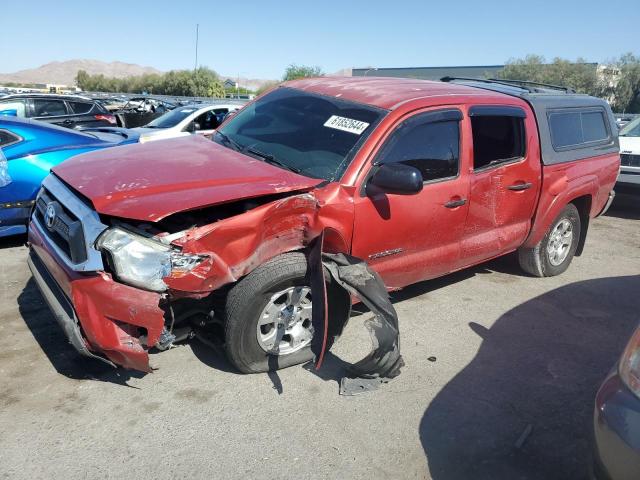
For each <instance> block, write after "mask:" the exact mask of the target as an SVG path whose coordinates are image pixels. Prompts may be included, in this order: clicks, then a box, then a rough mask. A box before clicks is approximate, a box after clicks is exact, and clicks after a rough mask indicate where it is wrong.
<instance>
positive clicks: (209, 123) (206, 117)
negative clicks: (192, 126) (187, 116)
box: [195, 111, 218, 130]
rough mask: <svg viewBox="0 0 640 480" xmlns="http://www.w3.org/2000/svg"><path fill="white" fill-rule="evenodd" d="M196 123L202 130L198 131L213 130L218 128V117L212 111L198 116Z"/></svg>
mask: <svg viewBox="0 0 640 480" xmlns="http://www.w3.org/2000/svg"><path fill="white" fill-rule="evenodd" d="M195 122H196V123H197V124H199V125H200V128H198V130H213V129H214V128H216V127H217V126H218V122H217V121H216V115H215V114H214V113H213V112H211V111H209V112H205V113H203V114H202V115H200V116H198V117H197V118H196V119H195Z"/></svg>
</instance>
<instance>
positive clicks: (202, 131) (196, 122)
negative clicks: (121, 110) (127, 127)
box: [131, 104, 242, 143]
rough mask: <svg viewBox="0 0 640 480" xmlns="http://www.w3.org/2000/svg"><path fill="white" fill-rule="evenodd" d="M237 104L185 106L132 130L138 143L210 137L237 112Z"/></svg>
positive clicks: (238, 107)
mask: <svg viewBox="0 0 640 480" xmlns="http://www.w3.org/2000/svg"><path fill="white" fill-rule="evenodd" d="M241 107H242V105H238V104H209V105H186V106H183V107H176V108H174V109H173V110H171V111H169V112H167V113H165V114H164V115H162V116H160V117H158V118H156V119H154V120H153V121H151V122H149V123H148V124H146V125H145V126H143V127H137V128H132V129H131V130H134V131H136V132H138V133H139V134H140V143H145V142H150V141H153V140H163V139H166V138H176V137H184V136H187V135H192V134H197V135H204V136H205V137H209V138H210V137H211V135H213V132H214V131H215V129H216V128H218V125H220V124H221V123H222V121H223V120H224V117H226V116H227V115H228V114H229V113H231V112H235V111H236V110H239V109H240V108H241Z"/></svg>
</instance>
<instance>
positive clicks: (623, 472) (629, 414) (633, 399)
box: [593, 328, 640, 480]
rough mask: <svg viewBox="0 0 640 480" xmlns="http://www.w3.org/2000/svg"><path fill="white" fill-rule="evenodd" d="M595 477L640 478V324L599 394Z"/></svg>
mask: <svg viewBox="0 0 640 480" xmlns="http://www.w3.org/2000/svg"><path fill="white" fill-rule="evenodd" d="M594 431H595V446H594V448H595V455H594V457H595V458H594V460H595V464H594V472H593V474H594V475H593V477H594V478H596V479H598V480H637V479H639V478H640V328H638V329H637V330H636V332H635V333H634V334H633V336H632V337H631V340H630V341H629V344H628V345H627V348H626V349H625V351H624V353H623V354H622V357H620V361H619V362H618V365H617V368H616V369H614V370H613V371H612V372H611V373H610V374H609V376H608V377H607V379H606V380H605V381H604V383H603V384H602V386H601V387H600V390H599V391H598V394H597V395H596V405H595V413H594Z"/></svg>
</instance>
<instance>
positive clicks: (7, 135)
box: [0, 130, 22, 148]
mask: <svg viewBox="0 0 640 480" xmlns="http://www.w3.org/2000/svg"><path fill="white" fill-rule="evenodd" d="M21 140H22V138H20V137H19V136H18V135H15V134H13V133H11V132H8V131H7V130H0V148H4V147H8V146H9V145H13V144H15V143H18V142H20V141H21Z"/></svg>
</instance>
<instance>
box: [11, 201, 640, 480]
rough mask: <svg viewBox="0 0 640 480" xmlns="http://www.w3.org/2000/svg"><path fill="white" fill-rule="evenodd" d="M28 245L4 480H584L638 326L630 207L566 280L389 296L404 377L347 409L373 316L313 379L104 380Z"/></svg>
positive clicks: (201, 375)
mask: <svg viewBox="0 0 640 480" xmlns="http://www.w3.org/2000/svg"><path fill="white" fill-rule="evenodd" d="M623 200H624V201H623ZM23 241H24V239H20V238H19V239H10V240H4V241H2V243H1V244H0V299H1V300H2V301H1V302H0V478H25V479H26V478H28V479H40V478H43V479H45V478H46V479H51V478H65V479H76V478H114V479H116V478H117V479H126V478H150V479H163V478H207V479H211V478H223V479H234V478H265V479H267V478H268V479H274V478H303V479H307V478H309V479H311V478H329V479H334V478H335V479H337V478H340V479H346V478H349V479H351V478H362V479H372V478H385V479H386V478H402V479H404V478H408V479H414V478H417V479H422V478H433V479H444V480H449V479H471V478H473V479H563V480H565V479H581V478H586V475H587V472H588V466H589V461H590V448H591V447H590V442H591V431H592V427H591V422H592V413H593V400H594V396H595V393H596V390H597V388H598V386H599V384H600V382H601V381H602V380H603V379H604V377H605V376H606V374H607V372H608V371H609V370H610V369H611V368H612V367H613V365H614V364H615V362H616V360H617V358H618V356H619V355H620V353H621V351H622V349H623V348H624V345H625V343H626V340H627V339H628V337H629V335H630V334H631V332H632V331H633V329H634V328H635V326H636V325H637V324H638V322H640V308H639V307H640V200H639V199H638V198H637V197H636V198H629V199H622V200H616V203H614V206H613V207H612V210H611V212H610V213H609V214H607V215H606V216H604V217H601V218H599V219H596V220H595V221H593V222H592V224H591V227H590V231H589V235H588V239H587V245H586V249H585V251H584V254H583V256H582V257H580V258H576V259H575V260H574V262H573V264H572V265H571V267H570V268H569V270H568V271H567V272H566V273H565V274H563V275H561V276H559V277H554V278H546V279H539V278H531V277H528V276H526V275H524V274H523V273H521V271H520V270H519V268H518V266H517V261H516V259H515V257H514V256H513V255H511V256H507V257H504V258H501V259H498V260H496V261H492V262H489V263H486V264H483V265H481V266H478V267H476V268H472V269H469V270H466V271H463V272H459V273H456V274H453V275H449V276H447V277H444V278H440V279H437V280H433V281H429V282H424V283H421V284H418V285H414V286H412V287H410V288H407V289H405V290H403V291H401V292H398V293H394V294H393V295H392V298H393V301H394V303H395V307H396V309H397V311H398V315H399V318H400V329H401V348H402V354H403V356H404V359H405V362H406V366H405V367H404V368H403V370H402V374H401V375H400V376H399V377H398V378H396V379H394V380H393V381H392V382H391V383H389V384H387V385H384V386H383V387H382V388H381V389H379V390H378V391H375V392H369V393H366V394H362V395H359V396H354V397H343V396H339V395H338V378H340V376H341V372H342V371H343V368H344V362H345V361H353V360H356V359H358V358H360V357H362V356H363V355H364V354H365V353H367V352H368V351H369V349H370V343H369V340H368V334H367V333H366V331H365V329H364V327H363V321H364V320H366V319H367V318H368V316H369V315H368V314H366V313H365V314H360V315H358V314H356V315H354V317H353V318H352V320H351V322H350V324H349V326H348V327H347V330H346V332H345V334H344V336H343V338H341V339H340V341H339V342H338V343H337V344H336V345H335V347H334V350H333V353H332V354H331V355H329V357H328V359H327V363H326V365H325V367H324V368H323V369H322V370H321V371H320V372H312V371H310V370H309V369H308V368H305V367H303V366H298V367H292V368H289V369H286V370H283V371H280V372H278V374H277V375H266V374H259V375H240V374H237V373H235V372H234V371H233V370H232V368H231V367H230V366H229V364H228V363H227V362H226V361H225V359H224V358H223V357H221V356H220V355H219V354H217V353H215V352H214V351H212V350H211V349H209V348H208V347H206V346H204V345H202V344H200V343H198V342H197V341H193V342H191V343H190V344H187V345H181V346H178V347H177V348H174V349H172V350H170V351H167V352H163V353H159V354H155V355H152V364H153V366H155V367H157V370H156V371H155V372H154V373H153V374H149V375H142V374H138V373H135V372H127V371H125V370H113V369H111V368H110V367H107V366H104V365H102V364H100V363H96V362H94V361H91V360H88V359H85V358H82V357H80V356H79V355H77V354H76V353H75V351H73V350H72V348H71V347H70V346H69V345H68V344H67V342H66V340H65V338H64V336H63V334H62V332H61V330H60V329H59V327H58V326H57V324H55V323H54V320H53V317H52V316H51V314H50V313H49V311H48V309H47V307H46V305H45V304H44V301H43V299H42V297H41V296H40V294H39V293H38V291H37V289H36V287H35V284H34V282H33V281H32V280H31V275H30V273H29V270H28V268H27V265H26V257H27V249H26V247H25V246H24V245H22V242H23ZM280 391H281V392H280Z"/></svg>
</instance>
